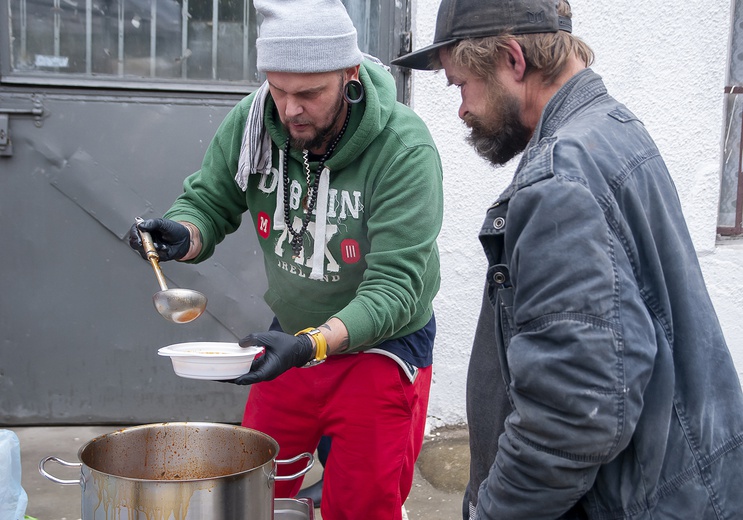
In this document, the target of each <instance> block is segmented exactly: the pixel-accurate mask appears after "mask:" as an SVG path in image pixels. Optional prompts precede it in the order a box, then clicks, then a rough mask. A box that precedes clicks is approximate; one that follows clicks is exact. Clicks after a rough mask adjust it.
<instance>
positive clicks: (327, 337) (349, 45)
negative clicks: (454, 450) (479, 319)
mask: <svg viewBox="0 0 743 520" xmlns="http://www.w3.org/2000/svg"><path fill="white" fill-rule="evenodd" d="M254 4H255V8H256V10H257V11H258V13H259V14H260V15H262V17H263V21H262V23H261V26H260V36H259V38H258V40H257V66H258V70H260V71H262V72H265V75H266V83H265V84H264V85H263V86H262V87H261V88H260V89H258V90H257V91H256V92H254V93H252V94H251V95H249V96H248V97H247V98H245V99H244V100H242V101H241V102H240V103H239V104H238V105H237V106H236V107H235V108H234V109H233V110H232V111H231V113H230V114H229V115H228V116H227V117H226V119H225V120H224V122H223V123H222V124H221V126H220V128H219V130H218V131H217V134H216V136H215V137H214V139H213V141H212V142H211V144H210V146H209V148H208V150H207V152H206V155H205V157H204V160H203V163H202V166H201V169H200V170H199V171H197V172H196V173H194V174H193V175H191V176H189V177H188V178H187V179H186V180H185V182H184V192H183V194H182V195H180V197H178V199H177V200H176V201H175V203H174V204H173V205H172V207H171V208H170V209H169V210H168V211H167V212H166V213H165V215H164V218H163V219H150V220H146V221H144V222H143V223H142V224H139V228H140V229H142V230H144V231H148V232H150V234H151V235H152V238H153V240H154V242H155V246H156V249H157V251H158V254H159V257H160V260H163V261H164V260H173V259H175V260H180V261H186V262H202V261H204V260H206V259H207V258H209V256H210V255H211V254H212V253H213V251H214V248H215V246H216V245H217V244H218V243H219V242H220V241H221V240H222V239H223V238H224V237H225V235H227V234H228V233H232V232H233V231H235V230H236V229H237V228H238V226H239V225H240V223H241V218H242V215H243V214H244V213H245V212H249V213H250V216H251V217H252V221H253V225H254V226H255V229H256V232H257V235H258V237H259V242H260V245H261V248H262V252H263V255H264V259H265V268H266V274H267V277H268V290H267V292H266V295H265V300H266V303H267V304H268V305H269V307H270V308H271V310H272V311H273V312H274V314H275V316H276V318H275V319H274V321H273V323H272V324H271V326H270V330H269V331H268V332H258V333H251V334H247V336H245V337H244V338H243V339H242V340H240V342H239V343H240V345H241V346H261V347H264V348H265V352H264V353H263V355H262V356H261V357H259V358H258V359H256V361H255V362H254V363H253V366H252V368H251V370H250V372H249V373H247V374H245V375H243V376H241V377H238V378H237V379H236V380H235V381H234V383H236V384H239V385H254V386H253V387H252V388H251V391H250V395H249V397H248V401H247V404H246V407H245V414H244V417H243V421H242V424H243V425H244V426H247V427H250V428H254V429H256V430H259V431H261V432H264V433H266V434H268V435H270V436H271V437H273V438H274V439H275V440H276V441H277V442H278V444H279V446H280V448H281V457H282V459H284V460H287V459H290V458H292V457H294V456H296V455H299V454H302V453H304V452H310V453H312V452H314V450H315V448H316V447H317V445H318V442H319V440H320V438H321V437H322V436H327V437H329V438H330V439H332V450H331V451H330V454H329V456H328V460H327V463H326V465H325V471H324V488H323V492H322V506H321V514H322V517H323V518H324V519H325V520H341V519H354V520H358V519H363V518H369V519H371V518H389V519H400V518H402V504H403V503H404V501H405V499H406V498H407V496H408V493H409V492H410V488H411V486H412V481H413V473H414V463H415V460H416V458H417V456H418V454H419V452H420V449H421V445H422V442H423V434H424V428H425V421H426V410H427V405H428V395H429V388H430V384H431V364H432V355H433V340H434V336H435V332H436V323H435V319H434V315H433V305H432V301H433V298H434V296H435V295H436V293H437V291H438V289H439V283H440V275H439V255H438V249H437V246H436V238H437V236H438V233H439V230H440V228H441V221H442V215H443V188H442V177H443V176H442V168H441V161H440V158H439V155H438V152H437V150H436V147H435V145H434V143H433V140H432V138H431V135H430V133H429V132H428V129H427V128H426V126H425V125H424V124H423V122H422V121H421V119H420V118H419V117H417V116H416V115H415V114H414V113H413V112H412V111H411V110H410V109H409V108H407V107H406V106H404V105H402V104H400V103H398V102H397V101H396V86H395V83H394V80H393V77H392V75H391V74H390V73H389V70H387V69H386V68H385V67H383V66H381V64H379V63H378V62H377V61H376V60H374V59H371V58H370V57H367V58H366V59H365V57H364V55H362V53H361V52H360V50H359V48H358V46H357V41H356V40H357V37H356V30H355V29H354V27H353V25H352V23H351V20H350V18H349V16H348V13H347V12H346V11H345V8H344V7H343V4H342V3H341V2H340V0H320V1H317V0H282V1H276V0H255V2H254ZM130 245H131V246H132V247H133V248H134V249H136V250H138V251H139V252H140V254H144V252H143V249H142V244H141V240H140V238H139V233H138V231H137V229H136V226H134V227H133V228H132V230H131V232H130ZM267 325H268V324H267ZM299 367H311V368H299ZM303 465H305V466H306V461H300V462H298V463H295V464H287V465H283V464H282V465H280V466H279V470H278V473H279V475H290V474H293V473H297V471H298V470H299V469H301V467H302V466H303ZM301 483H302V479H301V478H297V479H293V480H289V481H286V480H282V481H277V482H276V484H275V486H276V487H275V494H276V497H279V498H285V497H294V496H295V495H296V494H297V492H298V491H299V489H300V486H301Z"/></svg>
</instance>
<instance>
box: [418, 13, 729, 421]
mask: <svg viewBox="0 0 743 520" xmlns="http://www.w3.org/2000/svg"><path fill="white" fill-rule="evenodd" d="M438 5H439V0H417V1H416V0H413V5H412V11H413V12H412V15H413V17H412V19H413V24H412V26H413V27H412V30H413V35H414V41H413V48H414V49H417V48H420V47H423V46H425V45H428V44H430V43H431V42H432V41H433V31H434V25H435V19H436V13H437V11H438ZM571 5H572V8H573V33H574V34H575V35H577V36H579V37H581V38H583V39H584V40H585V41H586V42H587V43H588V44H589V45H590V46H591V47H592V48H593V50H594V51H595V53H596V62H595V63H594V65H593V69H594V70H595V71H596V72H598V73H599V74H600V75H601V76H602V77H603V78H604V81H605V83H606V85H607V87H608V89H609V92H610V94H612V95H613V96H614V97H615V98H617V99H618V100H619V101H621V102H622V103H624V104H626V105H627V106H628V107H629V108H630V110H632V111H633V112H634V113H635V114H636V115H637V116H638V117H639V118H640V119H641V120H643V122H644V123H645V125H646V126H647V128H648V129H649V131H650V133H651V135H652V136H653V137H654V138H655V140H656V142H657V144H658V147H659V148H660V151H661V153H662V154H663V156H664V158H665V160H666V162H667V164H668V167H669V169H670V171H671V175H672V176H673V178H674V180H675V182H676V186H677V189H678V192H679V196H680V197H681V202H682V205H683V208H684V212H685V214H686V218H687V224H688V226H689V228H690V231H691V234H692V238H693V239H694V243H695V245H696V248H697V252H698V254H699V257H700V261H701V263H702V268H703V270H704V275H705V279H706V280H707V284H708V288H709V292H710V294H711V296H712V299H713V301H714V303H715V306H716V308H717V311H718V314H719V318H720V321H721V323H722V326H723V329H724V331H725V336H726V338H727V341H728V344H729V346H730V349H731V351H732V353H733V357H734V359H735V362H736V364H737V366H738V372H739V374H743V310H741V309H742V308H743V242H730V241H728V242H718V241H717V239H716V233H715V227H716V222H717V203H718V192H719V172H720V164H721V151H722V150H721V148H722V146H721V143H722V128H723V125H724V122H723V116H724V114H723V94H722V93H723V87H724V84H725V75H726V71H727V60H728V35H729V32H730V11H731V0H687V1H686V2H681V3H679V2H667V1H665V0H649V1H647V2H642V3H641V4H638V3H637V2H636V1H634V0H633V1H630V0H611V1H610V0H571ZM413 74H414V75H413V95H412V104H413V108H414V109H415V110H416V112H418V113H419V114H420V115H421V116H422V117H423V119H424V120H425V121H426V122H427V123H428V125H429V126H430V128H431V132H432V133H433V136H434V139H435V140H436V144H437V146H438V147H439V151H440V152H441V155H442V160H443V163H444V196H445V209H444V212H445V214H444V227H443V230H442V232H441V236H440V238H439V247H440V249H441V258H442V287H441V291H440V293H439V295H438V297H437V298H436V301H435V308H436V315H437V323H438V333H437V339H436V346H435V351H434V379H433V381H434V382H433V388H432V395H431V401H430V406H429V427H439V426H444V425H455V424H463V423H464V422H465V421H466V413H465V380H466V375H467V362H468V357H469V351H470V347H471V345H472V339H473V335H474V329H475V324H476V321H477V315H478V312H479V305H480V301H481V295H482V287H483V283H484V273H485V268H486V262H485V258H484V255H483V253H482V249H481V247H480V244H479V242H478V239H477V233H478V230H479V228H480V225H481V223H482V218H483V216H484V213H485V210H486V209H487V207H488V206H489V205H490V203H491V202H492V201H493V200H494V199H495V198H496V197H497V196H498V194H499V193H500V192H501V190H503V189H504V188H505V187H506V186H507V185H508V183H509V181H510V178H511V175H512V173H513V168H514V166H515V163H513V162H512V163H511V164H509V165H506V166H505V167H504V168H498V169H496V168H493V167H492V166H490V165H488V164H487V163H486V162H485V161H484V160H482V159H480V158H479V157H478V156H477V155H476V154H475V153H474V152H473V151H472V150H471V149H470V147H469V145H467V144H466V143H465V142H464V136H465V135H466V133H467V132H466V131H465V127H464V125H463V124H462V123H461V121H460V120H459V119H458V117H457V109H458V107H459V93H458V91H457V90H456V89H455V88H454V87H449V88H447V87H446V78H445V76H444V74H443V73H441V72H439V73H432V72H418V71H416V72H414V73H413Z"/></svg>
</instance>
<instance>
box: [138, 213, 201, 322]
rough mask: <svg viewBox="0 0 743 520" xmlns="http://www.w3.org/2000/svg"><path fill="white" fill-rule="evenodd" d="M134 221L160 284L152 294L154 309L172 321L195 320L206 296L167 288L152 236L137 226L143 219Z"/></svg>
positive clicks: (190, 291)
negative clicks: (157, 289) (158, 288)
mask: <svg viewBox="0 0 743 520" xmlns="http://www.w3.org/2000/svg"><path fill="white" fill-rule="evenodd" d="M135 222H136V223H137V231H139V236H140V237H141V238H142V245H143V246H144V250H145V253H146V254H147V260H149V262H150V265H152V269H153V270H154V271H155V276H156V277H157V281H158V283H159V284H160V289H161V290H160V292H157V293H155V294H154V295H153V296H152V303H154V304H155V309H156V310H157V312H159V313H160V315H161V316H162V317H163V318H165V319H167V320H170V321H172V322H174V323H188V322H191V321H193V320H195V319H196V318H198V317H199V316H201V315H202V314H203V313H204V310H205V309H206V302H207V300H206V296H204V295H203V294H201V293H200V292H199V291H194V290H193V289H180V288H179V289H168V284H167V283H166V282H165V276H164V275H163V272H162V269H161V268H160V257H159V256H158V254H157V251H156V250H155V244H154V242H153V241H152V236H151V235H150V234H149V233H148V232H147V231H143V230H141V229H140V228H139V224H141V223H142V222H143V219H141V218H140V217H137V218H136V219H135Z"/></svg>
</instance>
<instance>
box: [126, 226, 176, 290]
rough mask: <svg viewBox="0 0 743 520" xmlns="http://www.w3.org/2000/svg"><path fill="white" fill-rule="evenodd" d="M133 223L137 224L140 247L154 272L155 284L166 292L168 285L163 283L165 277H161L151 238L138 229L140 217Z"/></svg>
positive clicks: (158, 261)
mask: <svg viewBox="0 0 743 520" xmlns="http://www.w3.org/2000/svg"><path fill="white" fill-rule="evenodd" d="M134 222H135V223H136V224H137V231H139V236H140V237H141V238H142V246H144V252H145V253H146V254H147V260H149V261H150V264H152V269H153V270H154V271H155V276H156V277H157V283H159V284H160V289H161V290H163V291H167V290H168V284H167V283H166V282H165V276H164V275H163V271H162V269H160V257H159V256H158V254H157V251H156V250H155V243H154V242H153V241H152V236H151V235H150V234H149V233H148V232H147V231H143V230H141V229H140V228H139V225H140V224H141V223H142V222H144V220H143V219H142V218H141V217H137V218H135V219H134Z"/></svg>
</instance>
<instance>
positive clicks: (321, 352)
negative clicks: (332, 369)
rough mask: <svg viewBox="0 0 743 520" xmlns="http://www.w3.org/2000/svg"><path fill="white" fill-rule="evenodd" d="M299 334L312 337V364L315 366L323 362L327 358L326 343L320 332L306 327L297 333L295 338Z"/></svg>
mask: <svg viewBox="0 0 743 520" xmlns="http://www.w3.org/2000/svg"><path fill="white" fill-rule="evenodd" d="M300 334H308V335H310V336H312V339H314V340H315V359H314V360H313V361H314V363H315V364H317V363H320V362H322V361H325V358H327V357H328V342H327V340H326V339H325V336H323V334H322V332H320V331H319V330H317V329H316V328H314V327H308V328H306V329H303V330H300V331H299V332H297V333H296V334H295V336H299V335H300Z"/></svg>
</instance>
